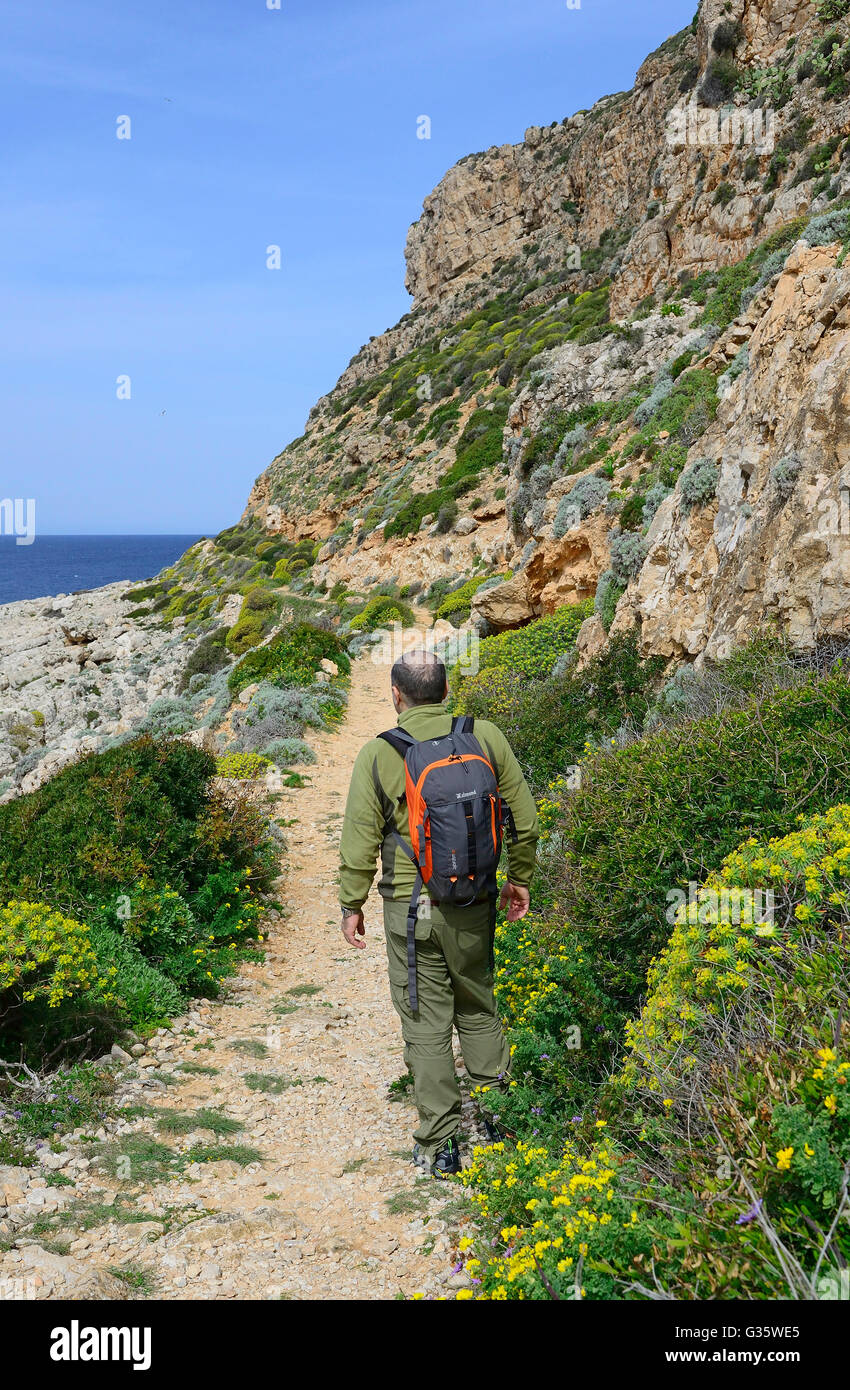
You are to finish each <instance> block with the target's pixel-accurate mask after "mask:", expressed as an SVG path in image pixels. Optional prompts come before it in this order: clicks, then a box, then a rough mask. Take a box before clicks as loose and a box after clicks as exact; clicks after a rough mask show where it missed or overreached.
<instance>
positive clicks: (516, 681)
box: [453, 633, 665, 788]
mask: <svg viewBox="0 0 850 1390" xmlns="http://www.w3.org/2000/svg"><path fill="white" fill-rule="evenodd" d="M487 640H489V639H487ZM482 645H483V644H482ZM664 666H665V662H664V661H663V660H662V659H660V658H652V659H650V660H648V661H643V660H641V658H640V657H639V655H638V650H637V642H636V640H635V637H634V635H633V634H631V633H618V634H617V636H616V637H614V638H612V639H611V641H610V642H609V644H608V646H607V648H606V649H605V651H603V652H602V653H600V655H599V656H597V657H594V658H593V659H592V660H591V661H589V662H588V663H587V665H586V666H585V667H584V668H583V670H582V671H580V672H567V673H566V674H562V675H554V674H553V675H552V676H550V677H549V678H548V679H547V680H537V681H531V682H529V681H528V680H527V679H526V678H525V677H523V676H522V675H521V674H520V672H519V671H516V670H513V669H510V668H506V667H502V668H498V669H496V670H493V669H488V668H485V669H484V670H482V671H481V673H480V674H479V675H477V676H471V677H469V678H468V679H467V680H465V681H464V682H463V684H462V685H461V687H460V692H459V696H458V698H457V699H456V700H455V701H453V708H455V709H456V710H457V711H458V712H461V713H466V714H472V715H475V716H477V717H481V718H486V719H492V720H494V722H495V723H496V724H499V725H500V726H501V727H502V728H504V729H505V730H506V731H507V732H508V733H509V735H510V739H511V743H512V746H513V748H514V752H515V753H516V755H517V758H518V759H519V762H520V764H521V766H522V768H523V771H524V772H525V773H526V775H527V776H528V777H529V779H530V780H531V782H532V783H533V784H534V785H535V786H536V787H538V788H539V787H545V786H547V785H548V784H549V783H550V782H551V780H552V777H553V776H557V775H558V774H559V773H562V772H564V771H565V769H566V768H568V767H570V766H575V765H576V764H578V763H579V761H580V760H581V759H582V757H583V756H584V755H585V745H586V744H587V743H588V742H593V743H597V742H599V741H600V740H602V739H603V738H606V737H610V736H611V735H612V734H613V733H615V732H616V730H617V729H618V728H619V727H620V725H621V724H635V725H638V726H639V725H640V724H641V723H642V721H643V719H644V717H645V716H646V713H647V710H648V709H649V705H650V701H651V698H652V691H653V685H654V684H655V683H656V682H657V681H658V679H659V677H660V674H661V671H662V670H663V668H664Z"/></svg>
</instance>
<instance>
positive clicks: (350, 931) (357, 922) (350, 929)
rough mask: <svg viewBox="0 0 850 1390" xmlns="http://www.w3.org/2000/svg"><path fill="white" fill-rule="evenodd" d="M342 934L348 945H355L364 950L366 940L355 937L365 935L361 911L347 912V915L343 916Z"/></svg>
mask: <svg viewBox="0 0 850 1390" xmlns="http://www.w3.org/2000/svg"><path fill="white" fill-rule="evenodd" d="M342 934H343V936H344V937H345V939H346V941H347V942H348V944H349V946H356V947H357V948H358V950H361V951H365V949H366V942H365V941H358V939H357V938H358V937H359V936H365V935H366V927H365V926H364V923H363V913H362V912H349V913H348V915H347V916H345V917H343V919H342Z"/></svg>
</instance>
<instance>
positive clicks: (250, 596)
mask: <svg viewBox="0 0 850 1390" xmlns="http://www.w3.org/2000/svg"><path fill="white" fill-rule="evenodd" d="M276 607H277V603H276V600H275V596H274V594H273V593H271V591H270V590H269V589H265V588H263V586H262V584H252V586H251V588H250V589H249V590H248V592H247V593H246V595H245V601H244V603H243V608H244V609H247V611H248V612H250V613H271V612H273V611H274V610H275V608H276Z"/></svg>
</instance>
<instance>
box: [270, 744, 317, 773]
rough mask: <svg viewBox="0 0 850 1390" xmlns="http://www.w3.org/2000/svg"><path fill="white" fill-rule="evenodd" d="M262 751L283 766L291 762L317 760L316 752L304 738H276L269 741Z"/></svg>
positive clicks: (287, 765)
mask: <svg viewBox="0 0 850 1390" xmlns="http://www.w3.org/2000/svg"><path fill="white" fill-rule="evenodd" d="M262 751H263V752H264V753H265V755H266V757H267V758H271V760H272V762H275V763H280V765H281V767H289V766H290V764H291V763H305V764H306V763H314V762H316V754H315V753H314V752H313V750H312V748H311V747H310V745H309V743H305V742H304V740H303V738H276V739H273V740H272V742H271V743H267V744H266V746H265V748H264V749H263V750H262Z"/></svg>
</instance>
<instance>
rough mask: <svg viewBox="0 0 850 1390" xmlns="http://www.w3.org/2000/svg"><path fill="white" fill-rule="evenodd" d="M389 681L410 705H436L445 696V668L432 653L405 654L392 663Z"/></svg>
mask: <svg viewBox="0 0 850 1390" xmlns="http://www.w3.org/2000/svg"><path fill="white" fill-rule="evenodd" d="M390 680H391V681H392V684H393V685H394V686H396V687H397V689H398V690H400V691H401V693H402V695H403V696H404V698H405V700H406V701H407V702H408V704H411V705H438V704H440V703H441V701H442V700H443V699H444V697H445V694H446V668H445V665H444V664H443V662H442V661H441V660H440V658H439V657H438V656H435V655H434V653H433V652H429V651H423V650H418V651H411V652H405V653H404V655H403V656H401V657H399V659H398V661H396V662H395V663H394V665H393V669H392V672H391V673H390Z"/></svg>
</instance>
